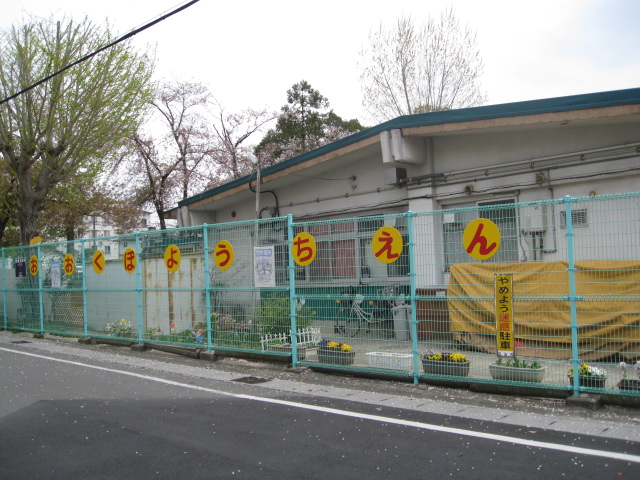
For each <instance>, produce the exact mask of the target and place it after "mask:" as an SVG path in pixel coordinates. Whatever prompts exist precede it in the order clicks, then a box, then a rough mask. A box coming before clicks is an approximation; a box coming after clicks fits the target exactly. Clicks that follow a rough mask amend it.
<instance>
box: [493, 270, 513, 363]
mask: <svg viewBox="0 0 640 480" xmlns="http://www.w3.org/2000/svg"><path fill="white" fill-rule="evenodd" d="M495 297H496V341H497V342H498V355H499V356H503V357H512V356H514V354H515V342H514V338H513V276H512V275H511V274H496V275H495Z"/></svg>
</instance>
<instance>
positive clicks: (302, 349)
mask: <svg viewBox="0 0 640 480" xmlns="http://www.w3.org/2000/svg"><path fill="white" fill-rule="evenodd" d="M267 350H270V351H272V352H284V353H288V354H290V355H291V354H292V352H293V346H292V345H291V344H290V343H271V344H267ZM296 350H297V352H298V361H300V360H304V359H305V358H307V346H306V345H297V348H296Z"/></svg>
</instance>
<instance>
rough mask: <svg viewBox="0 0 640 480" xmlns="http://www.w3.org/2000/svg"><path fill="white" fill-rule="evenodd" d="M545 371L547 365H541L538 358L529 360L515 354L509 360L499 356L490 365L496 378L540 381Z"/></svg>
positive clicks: (492, 374) (490, 370)
mask: <svg viewBox="0 0 640 480" xmlns="http://www.w3.org/2000/svg"><path fill="white" fill-rule="evenodd" d="M544 372H545V367H543V366H542V365H540V362H538V361H537V360H533V361H532V362H527V361H526V360H521V359H519V358H518V357H515V356H514V357H511V358H509V359H507V360H504V358H503V357H498V360H496V363H492V364H491V365H489V373H491V377H492V378H495V379H496V380H511V381H514V382H534V383H540V382H542V379H543V378H544Z"/></svg>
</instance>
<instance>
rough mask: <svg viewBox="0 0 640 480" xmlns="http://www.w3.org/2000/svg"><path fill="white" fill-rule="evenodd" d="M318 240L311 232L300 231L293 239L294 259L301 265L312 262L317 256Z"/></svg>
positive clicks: (292, 253)
mask: <svg viewBox="0 0 640 480" xmlns="http://www.w3.org/2000/svg"><path fill="white" fill-rule="evenodd" d="M316 252H317V248H316V240H315V238H313V236H312V235H311V234H310V233H307V232H300V233H299V234H298V235H296V236H295V237H294V239H293V243H292V244H291V255H293V260H294V261H295V262H296V263H297V264H298V265H300V266H301V267H306V266H307V265H309V264H311V262H313V260H314V259H315V258H316Z"/></svg>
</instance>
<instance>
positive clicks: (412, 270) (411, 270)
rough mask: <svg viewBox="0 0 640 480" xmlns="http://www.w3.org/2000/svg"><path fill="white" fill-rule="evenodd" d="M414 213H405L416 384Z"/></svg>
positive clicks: (416, 315)
mask: <svg viewBox="0 0 640 480" xmlns="http://www.w3.org/2000/svg"><path fill="white" fill-rule="evenodd" d="M415 215H416V214H415V212H412V211H409V212H407V236H408V240H409V302H410V305H411V318H410V321H409V328H410V329H411V348H412V353H413V383H414V384H415V385H417V384H418V378H419V377H418V371H419V368H420V367H419V361H418V360H419V357H420V352H419V351H418V320H417V319H418V312H417V304H416V262H415V242H414V232H413V219H414V217H415Z"/></svg>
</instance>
